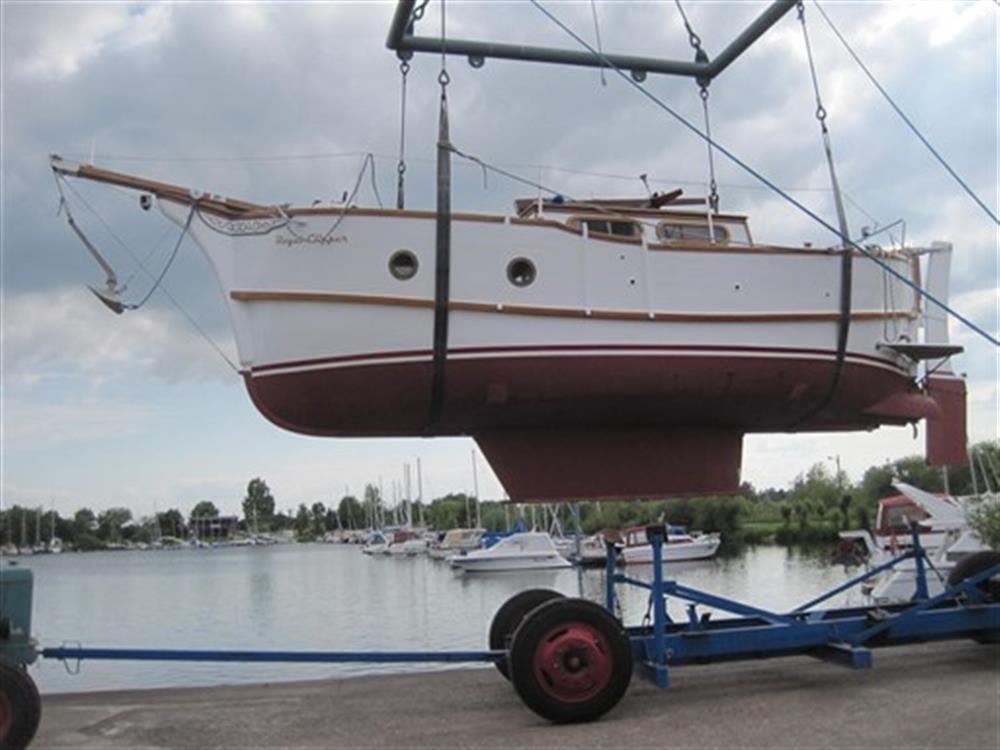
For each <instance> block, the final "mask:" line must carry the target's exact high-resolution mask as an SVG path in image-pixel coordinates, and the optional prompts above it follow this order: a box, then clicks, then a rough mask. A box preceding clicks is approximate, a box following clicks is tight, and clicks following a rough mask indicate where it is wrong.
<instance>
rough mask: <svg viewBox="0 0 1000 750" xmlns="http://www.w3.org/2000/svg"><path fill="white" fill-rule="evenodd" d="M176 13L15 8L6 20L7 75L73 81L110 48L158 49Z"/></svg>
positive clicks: (143, 8)
mask: <svg viewBox="0 0 1000 750" xmlns="http://www.w3.org/2000/svg"><path fill="white" fill-rule="evenodd" d="M170 13H171V8H170V6H169V5H166V4H155V5H145V4H139V3H11V4H9V5H6V12H5V14H4V15H5V24H6V30H5V33H4V46H5V54H4V60H5V63H6V65H7V66H9V67H8V68H7V75H9V76H11V77H13V78H27V79H43V80H44V79H60V78H67V77H70V76H73V75H75V74H76V73H78V72H79V71H80V70H81V68H83V67H84V66H85V65H86V64H88V63H89V62H90V61H92V60H94V59H95V58H97V57H98V56H99V55H100V54H101V53H102V52H103V51H104V50H105V48H106V47H108V46H113V47H118V48H120V49H133V48H136V47H141V46H145V45H150V44H154V43H155V42H156V41H157V40H159V39H160V38H161V37H162V36H163V35H164V34H165V33H166V32H167V30H168V28H169V21H170ZM15 29H16V33H12V32H13V30H15Z"/></svg>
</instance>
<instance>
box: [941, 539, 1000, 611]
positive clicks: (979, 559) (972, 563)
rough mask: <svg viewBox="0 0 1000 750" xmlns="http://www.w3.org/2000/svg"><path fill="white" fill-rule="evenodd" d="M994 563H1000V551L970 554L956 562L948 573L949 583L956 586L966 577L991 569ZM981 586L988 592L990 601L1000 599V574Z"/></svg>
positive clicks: (988, 579) (987, 596) (987, 595)
mask: <svg viewBox="0 0 1000 750" xmlns="http://www.w3.org/2000/svg"><path fill="white" fill-rule="evenodd" d="M994 565H1000V552H994V551H992V550H986V551H984V552H976V553H975V554H973V555H969V556H968V557H966V558H963V559H962V560H959V561H958V563H956V564H955V567H954V568H952V569H951V573H949V574H948V585H949V586H956V585H958V584H959V583H961V582H962V581H964V580H965V579H966V578H972V577H973V576H976V575H979V574H980V573H982V572H983V571H986V570H989V569H990V568H992V567H993V566H994ZM979 588H980V589H981V590H982V591H983V593H984V594H986V598H987V599H989V600H990V601H1000V576H993V577H992V578H987V579H986V580H985V581H983V582H982V583H980V584H979Z"/></svg>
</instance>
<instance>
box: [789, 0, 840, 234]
mask: <svg viewBox="0 0 1000 750" xmlns="http://www.w3.org/2000/svg"><path fill="white" fill-rule="evenodd" d="M796 9H797V11H798V16H799V23H800V24H802V38H803V39H804V40H805V44H806V57H808V59H809V75H810V76H811V77H812V82H813V92H814V93H815V95H816V119H817V120H818V121H819V127H820V132H821V134H822V136H823V149H824V150H825V151H826V161H827V165H828V166H829V168H830V184H831V186H832V188H833V202H834V206H835V207H836V209H837V223H838V228H839V230H840V235H841V242H842V246H843V247H845V248H846V247H848V246H849V244H850V242H851V240H850V236H851V235H850V230H849V228H848V225H847V212H846V211H845V210H844V200H843V197H842V196H841V192H840V183H839V182H838V180H837V171H836V169H834V165H833V146H832V144H831V141H830V130H829V128H827V126H826V107H824V106H823V98H822V97H821V96H820V93H819V78H817V76H816V63H815V62H814V61H813V53H812V45H811V44H810V43H809V30H808V28H807V27H806V6H805V4H804V3H803V2H802V0H799V2H798V4H797V5H796Z"/></svg>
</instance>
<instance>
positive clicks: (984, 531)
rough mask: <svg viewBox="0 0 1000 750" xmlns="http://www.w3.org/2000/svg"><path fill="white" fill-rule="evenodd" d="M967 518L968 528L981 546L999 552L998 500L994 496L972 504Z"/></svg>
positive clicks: (999, 505)
mask: <svg viewBox="0 0 1000 750" xmlns="http://www.w3.org/2000/svg"><path fill="white" fill-rule="evenodd" d="M967 516H968V519H969V526H971V527H972V530H973V531H975V532H976V536H978V537H979V538H980V539H981V540H982V542H983V544H985V545H986V546H987V547H989V548H990V549H995V550H1000V500H998V499H997V497H996V496H994V497H992V498H989V499H983V500H980V501H979V502H976V503H972V504H971V505H970V506H969V509H968V512H967Z"/></svg>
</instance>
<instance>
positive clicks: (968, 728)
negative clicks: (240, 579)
mask: <svg viewBox="0 0 1000 750" xmlns="http://www.w3.org/2000/svg"><path fill="white" fill-rule="evenodd" d="M671 677H672V686H671V688H669V689H668V690H666V691H660V690H657V689H656V688H654V687H653V686H652V685H650V684H649V683H647V682H645V681H644V680H641V679H634V680H633V682H632V686H631V688H630V690H629V692H628V694H627V695H626V696H625V698H624V699H623V701H622V702H621V703H620V704H619V706H618V707H617V708H615V709H614V710H613V711H612V712H611V713H609V714H607V715H606V716H605V717H604V718H603V719H602V720H601V721H598V722H595V723H592V724H586V725H575V726H553V725H550V724H548V723H546V722H545V721H543V720H542V719H540V718H538V717H537V716H535V715H534V714H533V713H531V712H530V711H528V709H526V708H524V706H523V705H522V704H521V703H520V701H519V700H518V698H517V696H516V695H515V694H514V691H513V689H512V688H511V687H510V685H509V684H508V683H507V682H506V681H505V680H503V679H502V678H501V677H500V676H499V675H498V674H497V673H496V672H495V671H494V670H493V669H492V668H490V669H466V670H451V671H446V672H436V673H432V674H419V675H413V674H411V675H402V676H380V677H362V678H353V679H347V680H339V681H328V682H308V683H302V682H299V683H282V684H270V685H247V686H233V687H217V688H196V689H176V690H148V691H130V692H115V693H87V694H75V695H57V696H51V697H47V698H45V699H44V701H43V719H42V725H41V728H40V729H39V733H38V736H37V737H36V741H35V743H34V744H33V747H38V748H42V747H50V748H55V747H74V748H79V747H130V748H139V747H157V748H158V747H199V748H201V747H227V748H228V747H232V748H235V747H369V746H377V747H497V746H505V747H557V746H558V747H584V746H586V747H608V746H615V747H619V748H634V747H654V746H655V747H669V748H685V747H686V748H708V747H719V748H734V747H754V748H813V747H823V748H922V747H934V748H989V750H997V749H998V748H1000V648H998V647H996V646H980V645H978V644H975V643H973V642H971V641H969V642H966V641H957V642H951V643H944V644H929V645H920V646H907V647H901V648H897V649H884V650H880V651H876V652H875V669H873V670H871V671H865V672H855V671H852V670H850V669H846V668H843V667H839V666H835V665H832V664H827V663H823V662H819V661H815V660H812V659H810V658H808V657H790V658H784V659H773V660H768V661H752V662H741V663H736V664H728V665H711V666H700V667H685V668H680V669H675V670H673V671H672V673H671Z"/></svg>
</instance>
